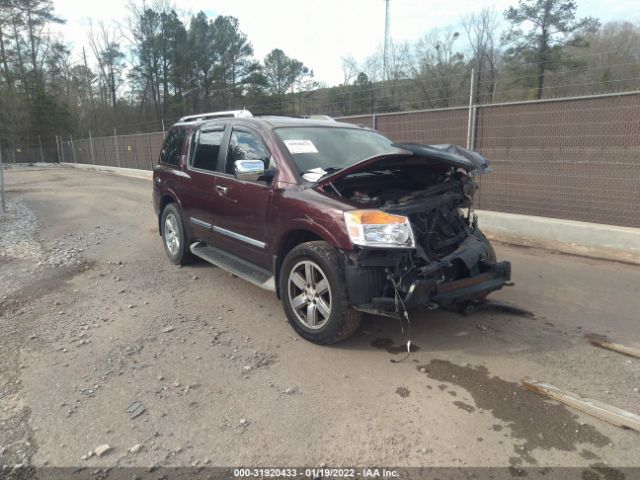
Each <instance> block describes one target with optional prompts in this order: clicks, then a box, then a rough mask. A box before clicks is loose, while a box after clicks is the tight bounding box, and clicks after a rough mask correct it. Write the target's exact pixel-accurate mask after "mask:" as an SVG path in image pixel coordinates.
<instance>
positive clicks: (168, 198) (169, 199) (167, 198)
mask: <svg viewBox="0 0 640 480" xmlns="http://www.w3.org/2000/svg"><path fill="white" fill-rule="evenodd" d="M170 203H175V204H177V205H178V207H180V202H178V200H177V199H176V197H175V196H174V195H172V194H171V193H165V194H164V195H162V197H161V198H160V203H159V204H158V205H159V206H158V234H160V235H162V214H163V212H164V209H165V208H166V207H167V205H169V204H170Z"/></svg>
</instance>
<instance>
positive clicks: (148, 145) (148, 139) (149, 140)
mask: <svg viewBox="0 0 640 480" xmlns="http://www.w3.org/2000/svg"><path fill="white" fill-rule="evenodd" d="M147 147H149V166H150V167H151V170H153V158H152V156H151V134H150V133H147Z"/></svg>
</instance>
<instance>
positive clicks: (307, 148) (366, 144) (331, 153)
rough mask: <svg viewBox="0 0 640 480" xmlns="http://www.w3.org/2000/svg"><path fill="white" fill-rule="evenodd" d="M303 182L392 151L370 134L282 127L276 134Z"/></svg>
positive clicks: (384, 141)
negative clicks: (287, 151) (286, 149)
mask: <svg viewBox="0 0 640 480" xmlns="http://www.w3.org/2000/svg"><path fill="white" fill-rule="evenodd" d="M275 132H276V133H277V135H278V136H279V137H280V138H281V139H282V141H283V142H284V144H285V145H286V146H287V148H288V150H289V153H290V154H291V158H292V159H293V162H294V163H295V165H296V167H297V168H298V170H299V172H300V173H301V174H302V176H303V178H305V179H306V180H310V181H314V180H317V178H319V177H320V176H322V175H324V174H326V173H331V172H335V171H337V170H341V169H343V168H346V167H350V166H351V165H353V164H355V163H358V162H360V161H362V160H364V159H366V158H369V157H373V156H375V155H380V154H382V153H384V152H386V151H388V150H389V149H390V148H391V143H392V142H391V140H389V139H388V138H386V137H384V136H383V135H380V134H379V133H377V132H374V131H372V130H363V129H359V128H340V127H281V128H277V129H276V130H275Z"/></svg>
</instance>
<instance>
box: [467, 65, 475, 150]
mask: <svg viewBox="0 0 640 480" xmlns="http://www.w3.org/2000/svg"><path fill="white" fill-rule="evenodd" d="M474 74H475V69H473V68H472V69H471V83H470V85H469V118H468V120H467V149H469V150H470V149H472V148H473V147H472V145H471V132H472V130H473V126H472V125H471V124H472V123H473V83H474Z"/></svg>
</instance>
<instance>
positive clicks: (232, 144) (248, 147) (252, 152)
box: [225, 130, 270, 174]
mask: <svg viewBox="0 0 640 480" xmlns="http://www.w3.org/2000/svg"><path fill="white" fill-rule="evenodd" d="M269 156H270V155H269V152H268V151H267V149H266V147H265V146H264V144H263V143H262V140H260V139H259V138H258V137H257V136H256V135H254V134H253V133H249V132H242V131H239V130H234V131H233V132H232V133H231V139H230V140H229V153H228V154H227V164H226V168H225V172H226V173H231V174H232V173H233V162H235V161H236V160H262V161H263V162H264V168H265V170H266V169H268V168H269Z"/></svg>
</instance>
